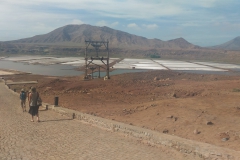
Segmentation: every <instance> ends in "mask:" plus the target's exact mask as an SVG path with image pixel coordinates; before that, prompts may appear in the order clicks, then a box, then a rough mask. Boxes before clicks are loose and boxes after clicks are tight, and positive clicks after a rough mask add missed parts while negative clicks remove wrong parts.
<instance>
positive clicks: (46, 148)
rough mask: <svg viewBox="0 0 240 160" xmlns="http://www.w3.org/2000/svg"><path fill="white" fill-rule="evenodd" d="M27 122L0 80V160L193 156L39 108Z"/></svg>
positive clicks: (139, 159) (157, 159)
mask: <svg viewBox="0 0 240 160" xmlns="http://www.w3.org/2000/svg"><path fill="white" fill-rule="evenodd" d="M40 119H41V122H39V123H38V122H30V115H29V114H28V113H27V112H24V113H23V112H22V109H21V107H20V101H19V99H18V95H16V94H15V93H13V92H11V91H10V90H9V89H7V88H6V86H5V85H4V83H3V82H1V80H0V160H12V159H16V160H21V159H22V160H33V159H34V160H66V159H68V160H78V159H79V160H88V159H90V160H95V159H96V160H118V159H119V160H120V159H121V160H122V159H123V160H125V159H126V160H127V159H129V160H134V159H136V160H161V159H164V160H169V159H195V158H193V157H189V156H186V155H183V154H181V153H179V152H177V151H175V150H171V149H169V148H161V147H160V148H157V147H151V146H147V145H146V144H143V143H140V142H138V141H136V140H135V139H130V138H128V137H123V136H121V135H118V134H116V133H111V132H108V131H105V130H101V129H99V128H96V127H93V126H90V125H87V124H84V123H81V122H80V121H78V120H71V119H69V118H67V117H65V116H61V115H60V114H58V113H55V112H54V111H49V110H48V111H44V110H40Z"/></svg>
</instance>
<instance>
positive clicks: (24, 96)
mask: <svg viewBox="0 0 240 160" xmlns="http://www.w3.org/2000/svg"><path fill="white" fill-rule="evenodd" d="M26 99H27V93H26V92H25V90H24V89H21V92H20V100H21V107H22V110H23V112H26Z"/></svg>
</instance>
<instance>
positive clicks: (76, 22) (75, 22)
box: [70, 19, 84, 24]
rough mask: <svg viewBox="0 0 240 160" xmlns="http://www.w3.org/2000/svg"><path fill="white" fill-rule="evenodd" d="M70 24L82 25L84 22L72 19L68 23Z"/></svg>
mask: <svg viewBox="0 0 240 160" xmlns="http://www.w3.org/2000/svg"><path fill="white" fill-rule="evenodd" d="M70 24H84V22H83V21H81V20H79V19H74V20H72V22H70Z"/></svg>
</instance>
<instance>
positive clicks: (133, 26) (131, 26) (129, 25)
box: [127, 23, 139, 28]
mask: <svg viewBox="0 0 240 160" xmlns="http://www.w3.org/2000/svg"><path fill="white" fill-rule="evenodd" d="M127 27H128V28H139V27H138V25H137V24H136V23H130V24H128V25H127Z"/></svg>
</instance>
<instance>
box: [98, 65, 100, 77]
mask: <svg viewBox="0 0 240 160" xmlns="http://www.w3.org/2000/svg"><path fill="white" fill-rule="evenodd" d="M98 78H100V66H98Z"/></svg>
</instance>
